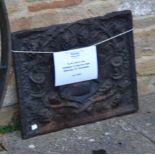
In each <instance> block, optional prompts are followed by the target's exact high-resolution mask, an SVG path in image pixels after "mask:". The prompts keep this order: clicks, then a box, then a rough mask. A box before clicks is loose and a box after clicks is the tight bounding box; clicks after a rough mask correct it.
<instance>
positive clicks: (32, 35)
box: [12, 11, 138, 138]
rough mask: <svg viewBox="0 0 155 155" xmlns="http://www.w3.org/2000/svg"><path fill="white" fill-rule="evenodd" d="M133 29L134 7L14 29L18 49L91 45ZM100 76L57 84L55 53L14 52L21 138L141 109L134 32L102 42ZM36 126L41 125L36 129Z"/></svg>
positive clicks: (56, 48) (53, 49) (49, 49)
mask: <svg viewBox="0 0 155 155" xmlns="http://www.w3.org/2000/svg"><path fill="white" fill-rule="evenodd" d="M131 28H132V15H131V12H130V11H122V12H114V13H111V14H108V15H106V16H104V17H96V18H90V19H85V20H81V21H78V22H75V23H70V24H62V25H56V26H52V27H46V28H39V29H34V30H27V31H21V32H16V33H14V34H13V35H12V36H13V49H14V50H19V51H20V50H24V51H63V50H69V49H73V48H80V47H85V46H89V45H91V44H94V43H96V42H98V41H101V40H104V39H107V38H110V37H112V36H114V35H117V34H119V33H122V32H125V31H127V30H129V29H131ZM97 52H98V67H99V78H98V79H97V80H91V81H86V82H81V83H75V84H70V85H66V86H60V87H54V66H53V65H54V64H53V56H52V54H28V53H15V54H14V60H15V71H16V79H17V89H18V95H19V102H20V107H21V123H22V137H23V138H29V137H33V136H36V135H41V134H44V133H48V132H54V131H58V130H61V129H64V128H69V127H73V126H78V125H83V124H87V123H92V122H96V121H100V120H104V119H107V118H110V117H114V116H120V115H123V114H128V113H132V112H135V111H137V109H138V103H137V82H136V72H135V56H134V46H133V34H132V32H130V33H128V34H125V35H123V36H120V37H118V38H115V39H113V40H111V41H108V42H106V43H102V44H100V45H98V46H97ZM32 125H37V126H38V129H36V130H32V128H31V127H32Z"/></svg>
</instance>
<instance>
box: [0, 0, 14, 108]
mask: <svg viewBox="0 0 155 155" xmlns="http://www.w3.org/2000/svg"><path fill="white" fill-rule="evenodd" d="M0 33H1V61H0V107H1V106H2V103H3V99H4V94H5V91H6V82H7V78H8V69H9V66H10V58H11V56H10V49H11V39H10V38H11V37H10V27H9V21H8V16H7V10H6V7H5V3H4V1H3V0H0Z"/></svg>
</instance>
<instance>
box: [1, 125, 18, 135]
mask: <svg viewBox="0 0 155 155" xmlns="http://www.w3.org/2000/svg"><path fill="white" fill-rule="evenodd" d="M16 130H19V124H15V125H7V126H4V127H0V134H6V133H10V132H13V131H16Z"/></svg>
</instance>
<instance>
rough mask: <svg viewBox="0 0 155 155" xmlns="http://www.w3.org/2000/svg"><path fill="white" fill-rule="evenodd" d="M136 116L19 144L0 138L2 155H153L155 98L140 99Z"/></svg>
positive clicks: (14, 138) (15, 137)
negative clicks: (151, 154) (38, 154)
mask: <svg viewBox="0 0 155 155" xmlns="http://www.w3.org/2000/svg"><path fill="white" fill-rule="evenodd" d="M139 105H140V110H139V112H138V113H135V114H131V115H127V116H123V117H118V118H113V119H109V120H106V121H102V122H97V123H95V124H90V125H85V126H81V127H76V128H72V129H67V130H63V131H60V132H56V133H51V134H47V135H43V136H40V137H35V138H31V139H28V140H22V139H21V136H20V132H19V131H17V132H13V133H9V134H6V135H4V136H2V137H1V145H2V146H3V149H5V151H4V150H3V151H2V152H1V153H127V154H129V153H155V94H150V95H147V96H143V97H140V98H139Z"/></svg>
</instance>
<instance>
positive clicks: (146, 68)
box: [0, 0, 155, 125]
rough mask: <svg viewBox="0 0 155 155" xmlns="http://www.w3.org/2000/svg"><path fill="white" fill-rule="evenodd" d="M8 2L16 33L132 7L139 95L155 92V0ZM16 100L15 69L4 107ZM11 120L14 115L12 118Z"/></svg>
mask: <svg viewBox="0 0 155 155" xmlns="http://www.w3.org/2000/svg"><path fill="white" fill-rule="evenodd" d="M5 1H6V4H7V8H8V12H9V19H10V23H11V31H12V32H13V31H18V30H22V29H30V28H35V27H42V26H49V25H53V24H60V23H64V22H73V21H76V20H79V19H84V18H88V17H95V16H101V15H104V14H106V13H108V12H112V11H118V10H124V9H131V10H132V12H133V15H134V28H135V31H134V35H135V48H136V63H137V75H138V90H139V95H145V94H148V93H153V92H155V44H154V41H155V39H154V37H155V1H154V0H147V1H146V0H134V1H132V0H5ZM16 103H17V99H16V91H15V80H14V73H13V69H12V70H11V71H10V78H9V85H8V90H7V94H6V97H5V103H4V106H8V105H12V104H16ZM4 109H6V108H4ZM4 111H5V110H4ZM4 111H3V112H4ZM4 114H5V112H4ZM8 121H10V118H8ZM6 122H7V121H6ZM1 124H2V123H1V120H0V125H1Z"/></svg>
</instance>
